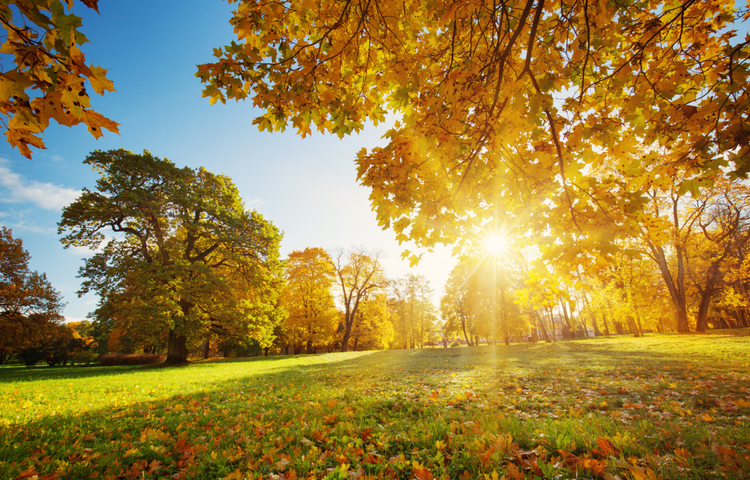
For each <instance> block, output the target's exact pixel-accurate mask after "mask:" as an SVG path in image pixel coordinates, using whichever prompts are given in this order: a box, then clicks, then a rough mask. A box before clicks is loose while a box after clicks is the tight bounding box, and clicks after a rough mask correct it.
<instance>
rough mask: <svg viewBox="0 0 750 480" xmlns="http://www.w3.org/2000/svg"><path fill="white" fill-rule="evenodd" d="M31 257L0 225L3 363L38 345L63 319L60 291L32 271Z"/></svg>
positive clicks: (0, 356) (0, 355) (0, 354)
mask: <svg viewBox="0 0 750 480" xmlns="http://www.w3.org/2000/svg"><path fill="white" fill-rule="evenodd" d="M29 258H30V256H29V252H27V251H26V250H24V248H23V242H22V241H21V239H20V238H13V231H12V230H10V229H8V228H5V227H2V226H0V364H2V363H4V362H5V361H7V360H9V359H10V358H11V357H12V356H13V355H14V354H16V353H18V352H20V351H21V350H24V349H27V348H32V347H36V346H38V343H39V342H41V341H42V340H43V337H44V335H45V331H46V330H47V327H48V326H49V325H50V324H58V323H61V322H62V320H63V317H62V310H63V307H64V306H65V304H64V303H63V301H62V296H61V295H60V292H58V291H57V290H55V289H54V288H53V287H52V285H51V284H50V282H49V280H47V276H46V275H45V274H43V273H41V274H40V273H38V272H34V271H32V270H31V269H30V268H29Z"/></svg>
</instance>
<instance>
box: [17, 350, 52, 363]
mask: <svg viewBox="0 0 750 480" xmlns="http://www.w3.org/2000/svg"><path fill="white" fill-rule="evenodd" d="M16 356H17V357H18V359H19V360H20V361H21V362H23V364H24V365H26V366H27V367H33V366H34V365H36V364H37V363H39V362H41V361H42V360H44V359H45V357H46V356H47V355H46V353H45V352H44V350H43V349H41V348H27V349H25V350H21V351H20V352H18V354H17V355H16Z"/></svg>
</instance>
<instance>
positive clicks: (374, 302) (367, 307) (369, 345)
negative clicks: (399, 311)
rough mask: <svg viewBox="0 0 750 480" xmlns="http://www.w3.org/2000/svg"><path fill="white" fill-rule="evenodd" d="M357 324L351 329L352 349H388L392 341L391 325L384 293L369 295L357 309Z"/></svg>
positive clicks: (386, 298)
mask: <svg viewBox="0 0 750 480" xmlns="http://www.w3.org/2000/svg"><path fill="white" fill-rule="evenodd" d="M357 317H358V318H357V322H355V324H354V327H353V329H352V338H353V339H354V345H353V347H352V348H353V349H354V350H355V351H356V350H362V349H370V350H372V349H375V350H383V349H386V348H388V346H389V344H390V342H391V340H392V339H393V333H394V331H393V323H392V322H391V320H390V318H391V312H390V310H389V309H388V297H387V296H386V295H385V293H382V292H380V293H375V294H369V295H368V296H367V298H365V299H364V300H362V303H360V305H359V308H358V309H357Z"/></svg>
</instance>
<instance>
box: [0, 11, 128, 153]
mask: <svg viewBox="0 0 750 480" xmlns="http://www.w3.org/2000/svg"><path fill="white" fill-rule="evenodd" d="M83 3H84V4H85V5H86V6H87V7H89V8H92V9H94V10H96V11H97V12H98V11H99V10H98V0H83ZM66 5H67V9H66ZM72 7H73V1H72V0H68V1H66V2H63V1H61V0H3V1H1V2H0V37H2V38H4V39H5V41H4V42H3V44H2V46H0V54H2V55H4V56H5V58H6V59H9V60H10V61H12V65H8V66H7V67H6V66H5V65H4V66H3V71H2V72H0V129H3V130H5V137H6V139H7V141H8V143H10V144H11V146H13V147H18V149H19V150H20V152H21V154H23V155H24V156H25V157H27V158H31V149H30V148H29V146H32V147H36V148H45V146H44V142H43V141H42V139H41V137H42V134H43V133H44V130H45V129H46V128H47V126H49V121H50V119H54V120H55V121H56V122H57V123H59V124H60V125H65V126H68V127H71V126H73V125H77V124H79V123H83V124H85V125H86V126H87V127H88V129H89V132H91V134H92V135H93V136H94V137H96V138H99V137H101V136H102V128H105V129H107V130H109V131H111V132H114V133H118V129H117V127H118V124H117V123H115V122H113V121H112V120H110V119H108V118H106V117H104V116H103V115H102V114H100V113H98V112H96V111H94V110H93V109H92V108H91V99H90V97H89V94H88V92H87V90H86V82H87V81H88V85H89V86H90V87H91V88H92V89H93V90H94V91H95V92H96V93H98V94H100V95H103V94H104V92H105V91H114V85H113V84H112V82H111V81H109V80H108V79H107V77H106V74H107V70H105V69H103V68H101V67H98V66H94V65H86V63H85V62H86V59H85V57H84V55H83V52H82V51H81V48H80V47H81V45H83V44H84V43H86V42H88V40H86V37H85V36H84V35H83V34H82V33H81V32H80V31H79V30H78V29H79V28H80V27H81V18H80V17H78V16H76V15H73V13H71V9H72ZM66 10H67V12H66Z"/></svg>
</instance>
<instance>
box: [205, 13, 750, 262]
mask: <svg viewBox="0 0 750 480" xmlns="http://www.w3.org/2000/svg"><path fill="white" fill-rule="evenodd" d="M748 18H750V15H749V14H748V12H747V10H746V9H743V10H740V9H737V8H736V7H735V2H734V1H733V0H707V1H704V2H696V1H694V0H684V1H678V2H674V1H666V0H663V1H660V0H636V1H631V2H589V1H586V0H583V1H581V0H574V1H569V0H557V1H547V0H505V1H501V2H484V1H481V0H462V1H458V2H454V1H450V2H448V1H440V0H438V1H427V2H424V1H422V0H406V1H403V2H390V3H389V2H368V1H364V0H363V1H344V2H336V1H331V0H319V1H317V2H309V1H306V0H293V1H290V2H282V3H279V2H264V1H259V0H240V1H239V2H238V4H237V8H236V10H235V12H234V17H233V19H232V20H231V22H232V24H233V25H234V30H235V33H236V35H237V39H238V41H237V42H232V43H231V44H230V45H228V46H226V47H224V48H223V49H217V51H216V56H217V60H216V62H214V63H208V64H205V65H200V66H199V70H198V73H197V75H198V76H199V77H200V78H201V80H202V81H203V82H204V84H205V89H204V96H207V97H209V98H210V99H211V101H212V102H216V101H222V102H224V101H226V99H236V100H241V99H245V98H249V99H251V100H252V102H253V105H255V106H258V107H259V108H260V109H262V110H263V112H264V113H263V114H262V115H261V116H259V117H258V118H256V119H255V124H256V125H257V126H258V127H259V128H260V129H261V130H269V131H273V130H284V129H285V128H286V127H287V126H289V125H291V126H293V127H294V128H295V129H296V130H297V132H298V133H299V134H300V135H303V136H304V135H307V134H308V133H310V132H311V130H312V128H317V129H318V130H320V131H323V132H332V133H336V134H339V135H345V134H348V133H350V132H352V131H359V130H360V129H362V128H363V126H364V124H365V122H366V121H372V122H374V123H378V122H382V121H384V120H385V119H386V114H387V113H389V112H391V113H393V114H395V117H396V121H395V124H394V125H393V127H392V128H391V129H390V130H389V131H388V132H387V134H386V135H385V138H386V140H387V145H386V146H384V147H377V148H374V149H372V150H370V151H366V150H363V151H361V152H360V154H359V156H358V158H357V165H358V175H359V180H360V182H361V183H362V184H364V185H366V186H368V187H370V188H371V196H370V198H371V201H372V205H373V208H374V210H375V211H376V213H377V217H378V221H379V223H380V225H381V226H382V227H383V228H389V227H390V228H393V229H394V231H395V233H396V236H397V238H398V239H399V240H406V239H413V240H415V241H416V243H417V244H418V245H421V246H423V247H431V246H433V245H435V244H436V243H438V242H443V243H447V244H451V243H454V242H456V241H459V242H460V241H462V240H463V239H465V238H467V237H468V234H471V233H474V232H476V231H478V230H481V229H482V228H483V227H484V226H485V225H486V224H487V223H486V222H487V221H488V220H489V219H493V218H494V219H496V220H497V219H500V220H502V222H505V223H506V224H510V225H513V227H514V228H515V229H517V230H518V231H519V232H522V233H525V232H529V231H531V232H535V233H536V234H537V235H543V237H546V238H540V239H539V240H540V242H541V243H542V244H545V243H546V245H547V248H544V249H543V252H542V253H543V254H545V255H548V256H549V257H550V258H558V259H560V260H563V261H568V262H569V263H571V262H572V263H581V262H593V261H594V260H596V259H599V263H600V264H602V263H603V262H602V261H601V258H604V257H606V256H608V255H610V254H611V253H612V248H613V245H614V243H613V240H614V239H616V238H617V237H626V236H632V235H635V234H637V228H638V227H637V225H636V224H635V222H633V214H634V211H636V210H637V209H638V207H639V205H642V204H643V202H644V196H643V191H644V190H647V189H649V188H656V189H660V188H666V186H665V185H666V184H668V183H670V181H671V179H672V178H673V177H674V176H675V174H676V172H678V171H683V172H689V174H688V175H686V176H684V177H683V179H684V181H683V182H682V184H681V185H679V186H678V188H680V189H683V190H694V189H695V188H696V183H695V182H697V181H708V182H710V181H712V177H713V175H715V174H716V173H717V172H719V171H720V170H721V169H722V168H728V169H730V170H732V171H733V172H734V173H735V174H744V173H745V172H747V171H748V169H750V124H749V123H748V88H747V85H748V68H747V67H748V55H749V54H750V38H747V37H746V38H744V39H743V38H738V37H737V36H736V35H735V30H734V28H735V27H737V25H738V24H740V23H742V22H746V21H747V20H748ZM604 164H607V165H610V166H611V167H612V169H613V171H616V172H618V175H601V174H597V173H595V170H596V168H597V167H598V166H601V165H604ZM614 192H616V195H615V194H614ZM560 251H565V252H566V254H565V255H560Z"/></svg>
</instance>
